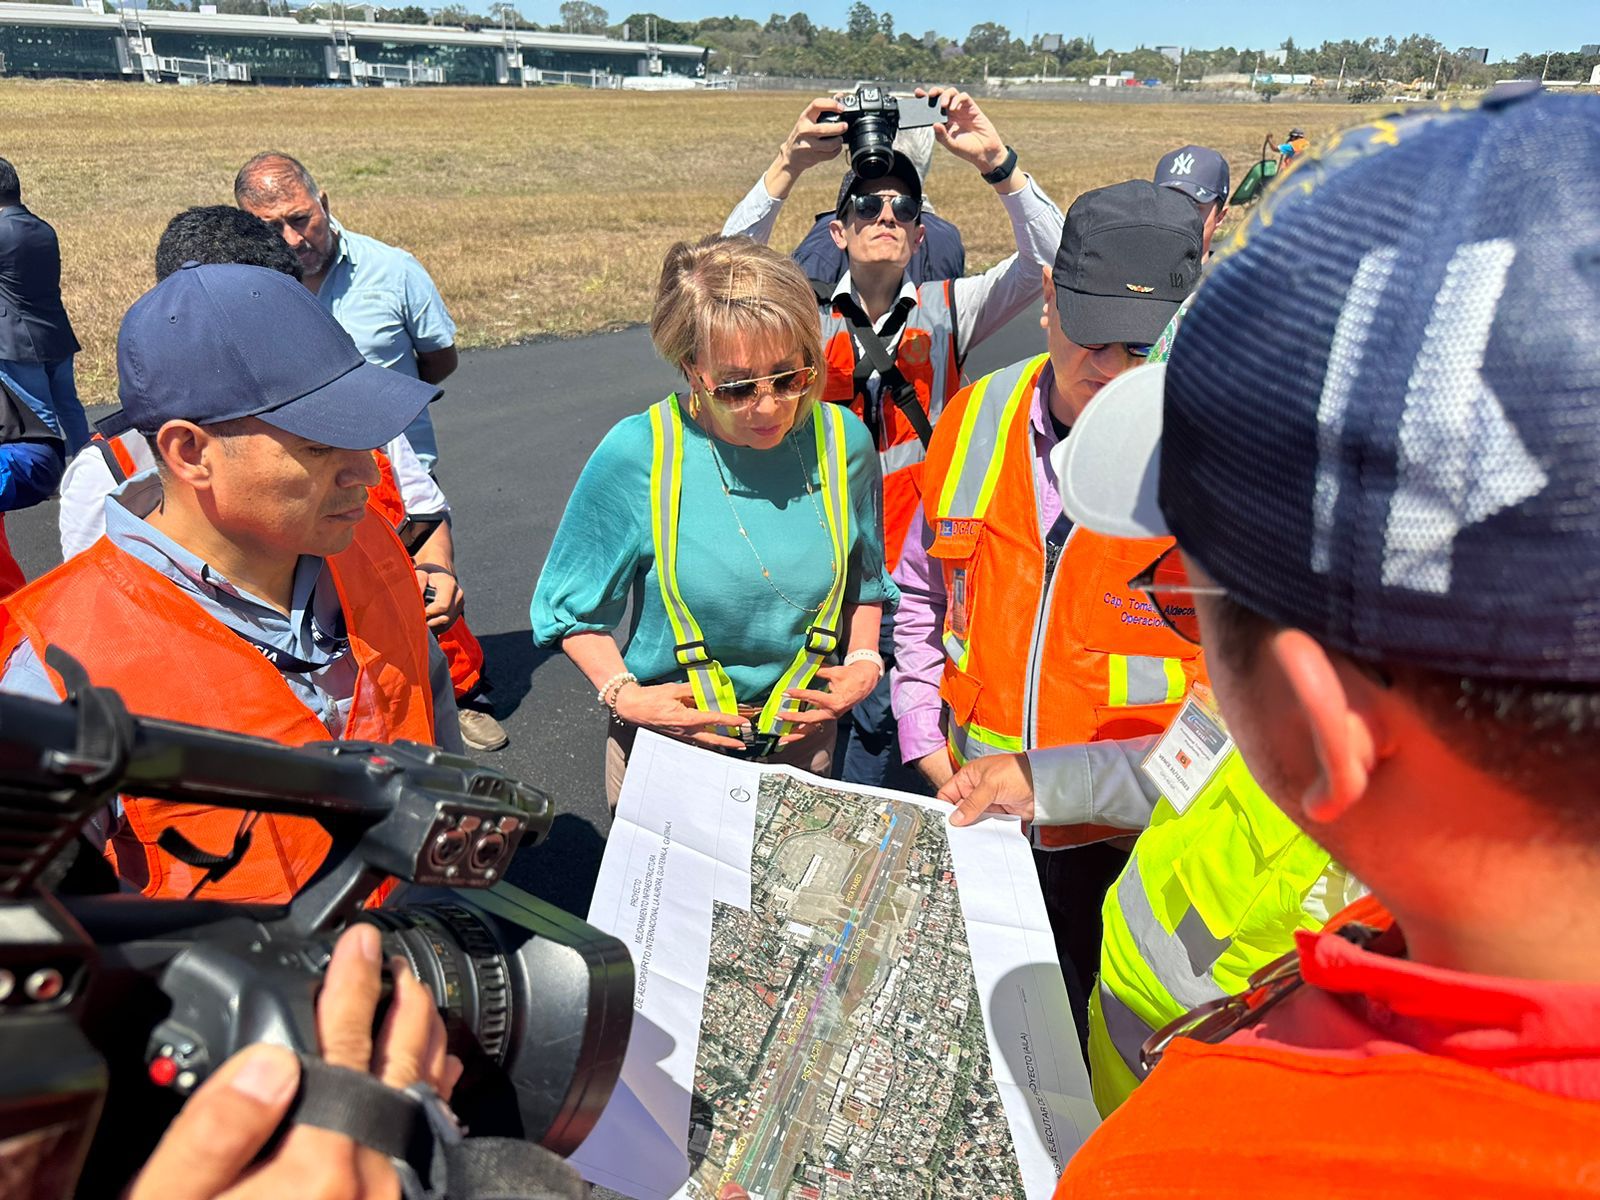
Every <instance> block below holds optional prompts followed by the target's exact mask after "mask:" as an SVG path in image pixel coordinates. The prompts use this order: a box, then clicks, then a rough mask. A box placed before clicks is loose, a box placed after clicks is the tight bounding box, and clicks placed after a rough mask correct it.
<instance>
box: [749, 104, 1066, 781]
mask: <svg viewBox="0 0 1600 1200" xmlns="http://www.w3.org/2000/svg"><path fill="white" fill-rule="evenodd" d="M917 95H918V96H926V97H928V98H930V99H932V100H934V101H937V102H938V103H939V104H940V105H941V106H943V107H944V109H945V111H946V112H947V114H948V123H947V124H944V125H936V126H934V127H933V130H934V137H935V139H936V140H937V141H938V143H939V144H940V145H941V146H943V147H944V148H945V149H946V150H948V151H950V152H951V153H952V154H954V155H955V156H956V157H957V158H959V159H961V160H962V161H964V162H966V163H967V164H969V165H970V166H972V167H974V168H976V169H977V170H978V171H979V172H980V173H981V174H982V176H983V179H984V181H985V182H986V183H988V184H989V185H990V186H991V187H993V188H994V191H995V194H996V195H997V196H999V197H1000V202H1001V203H1002V204H1003V205H1004V206H1005V209H1006V213H1007V215H1008V216H1009V217H1010V218H1011V227H1012V232H1013V234H1014V235H1015V239H1016V246H1017V252H1016V254H1014V255H1011V256H1009V257H1007V258H1006V259H1004V260H1002V261H1001V262H999V263H997V264H996V265H995V266H994V267H991V268H990V269H989V270H988V271H985V272H984V273H983V274H981V275H971V276H967V277H964V278H959V279H934V280H926V281H924V282H923V283H921V284H920V285H917V284H913V283H911V282H909V280H908V279H907V277H906V269H907V266H908V265H909V264H910V262H911V260H912V255H913V253H914V252H915V251H916V250H917V248H918V247H919V246H921V245H922V243H923V241H924V240H925V237H926V232H925V229H924V225H923V221H922V181H921V178H920V176H919V174H918V172H917V170H916V168H915V166H914V165H913V164H912V163H911V161H910V160H909V159H908V158H906V156H905V155H904V154H901V153H899V152H896V153H895V155H894V166H893V168H892V169H891V170H890V171H889V173H888V174H887V175H884V176H881V177H879V178H877V179H861V178H858V179H856V180H855V182H854V183H853V184H852V185H851V186H850V189H849V191H848V192H847V194H845V195H844V196H842V197H841V199H840V202H839V207H838V212H837V215H836V219H835V220H834V222H833V225H832V233H833V240H834V242H835V243H836V244H837V245H838V246H839V248H840V249H842V250H843V251H844V252H845V254H846V256H847V258H848V259H849V270H847V271H846V272H845V274H844V275H843V276H842V277H840V278H839V279H837V280H834V279H827V280H813V281H812V286H813V287H815V288H817V289H818V309H819V312H820V315H821V318H822V341H823V352H824V354H825V356H826V358H827V373H826V378H825V381H824V387H823V393H822V398H823V399H824V400H827V401H831V402H833V403H837V404H848V405H849V406H850V408H851V410H852V411H853V412H854V413H855V414H856V415H857V416H858V417H860V418H861V419H862V420H863V421H864V422H865V423H866V426H867V429H868V431H869V432H871V434H872V437H873V441H874V443H875V444H876V446H877V448H878V456H879V466H880V468H881V470H882V472H883V525H884V553H885V556H886V561H887V563H888V566H889V568H890V569H891V570H893V569H894V566H895V564H896V563H897V562H898V561H899V558H900V554H901V552H902V548H903V547H904V545H905V543H906V539H907V535H908V533H909V531H910V530H911V527H912V523H913V522H912V518H913V517H914V516H915V514H916V512H917V509H918V508H919V506H920V505H921V503H922V492H921V480H922V462H923V458H924V455H925V453H926V447H927V444H928V439H929V438H930V437H931V436H932V433H933V429H934V428H935V427H936V426H937V425H938V423H939V420H940V414H941V413H943V411H944V409H945V406H946V404H947V403H948V402H949V400H950V398H951V397H952V396H954V395H955V394H956V392H957V391H958V390H960V387H961V364H962V363H963V362H964V361H965V360H966V357H967V354H968V352H969V351H971V349H972V347H973V346H975V345H977V344H978V343H979V342H981V341H983V340H984V339H985V338H987V337H989V336H990V335H991V334H994V333H997V332H998V331H999V330H1000V329H1002V328H1004V327H1005V325H1006V324H1008V323H1009V322H1010V321H1011V320H1012V318H1014V317H1016V316H1017V315H1018V314H1020V313H1021V312H1022V311H1023V310H1024V309H1026V308H1027V307H1028V305H1029V304H1030V303H1032V302H1033V300H1034V298H1035V297H1036V296H1037V295H1038V287H1039V272H1040V270H1041V268H1042V267H1043V266H1044V265H1045V264H1046V263H1048V262H1049V261H1050V256H1051V255H1053V254H1054V253H1055V251H1056V247H1057V246H1058V245H1059V244H1060V242H1061V221H1062V217H1061V210H1060V209H1058V208H1057V207H1056V206H1055V204H1054V203H1053V202H1052V201H1051V200H1050V198H1049V197H1048V196H1046V195H1045V194H1044V192H1043V191H1041V190H1040V189H1039V186H1038V184H1036V183H1035V182H1034V181H1033V180H1032V179H1031V178H1030V177H1029V176H1028V175H1027V174H1026V173H1025V172H1022V171H1019V170H1017V155H1016V151H1014V150H1012V149H1011V148H1010V147H1008V146H1007V145H1006V144H1005V142H1004V141H1002V140H1001V138H1000V135H999V133H998V132H997V131H996V129H995V127H994V125H993V123H992V122H991V121H990V120H989V118H988V117H987V116H986V115H985V114H984V112H983V110H982V109H981V108H979V107H978V103H977V101H976V100H974V99H973V98H972V97H971V96H969V95H968V94H967V93H965V92H962V91H957V90H956V89H954V88H929V89H926V90H924V89H922V88H918V89H917ZM840 111H842V106H841V104H840V103H839V100H838V99H837V98H834V97H822V98H819V99H816V100H813V101H812V102H811V103H810V104H809V105H807V106H806V108H805V110H804V111H803V112H802V113H801V114H800V118H799V120H797V121H796V122H795V126H794V128H793V129H792V130H791V131H790V133H789V136H788V138H787V139H785V141H784V143H783V145H782V147H780V148H779V150H778V154H777V157H776V158H774V159H773V161H772V165H771V166H769V167H768V168H767V171H766V174H765V175H763V176H762V177H761V178H760V179H758V180H756V182H755V185H754V186H753V187H752V188H751V189H750V192H749V194H748V195H746V196H745V198H744V199H743V200H741V201H740V202H739V204H738V206H737V207H736V208H735V209H734V210H733V212H732V214H730V215H729V217H728V220H727V222H726V223H725V224H724V225H723V228H722V232H723V236H725V237H731V236H735V235H738V234H744V235H747V236H749V237H752V238H754V239H755V240H756V241H758V242H762V243H765V242H767V241H768V240H769V239H770V237H771V236H772V229H773V226H774V225H775V224H776V223H777V219H778V213H779V211H780V210H781V208H782V205H783V202H784V200H785V198H786V197H787V196H788V195H789V193H790V191H791V190H792V189H793V187H794V185H795V182H796V181H797V180H798V179H799V178H800V176H801V175H802V174H803V173H804V172H806V171H807V170H809V169H811V168H812V167H815V166H818V165H819V164H821V163H824V162H827V161H828V160H829V159H831V158H834V157H836V156H837V155H838V154H839V152H840V150H841V149H843V147H844V138H843V137H842V136H841V132H842V131H843V129H844V126H843V125H841V124H839V123H838V122H837V121H834V120H831V119H829V116H828V114H830V113H837V112H840ZM879 649H880V651H881V653H882V655H883V658H884V661H885V663H886V664H887V665H888V666H889V667H890V668H891V669H892V668H893V665H894V657H893V656H894V634H893V625H892V622H891V621H889V620H888V619H887V618H886V619H885V621H884V626H883V636H882V639H881V641H880V646H879ZM842 724H843V727H844V735H845V736H844V739H843V740H844V741H845V745H844V749H843V754H842V756H841V758H842V763H843V765H842V770H841V774H842V777H843V778H844V779H845V780H847V781H849V782H852V783H865V784H872V785H878V786H897V787H909V788H912V789H920V788H921V787H922V782H921V780H920V779H919V778H918V777H917V776H916V775H915V774H914V773H911V772H908V771H905V770H904V769H903V768H902V767H901V760H902V758H903V755H901V753H900V750H899V745H898V743H897V741H896V736H897V726H896V723H895V719H894V714H893V712H892V711H891V708H890V700H889V686H888V675H887V673H886V674H885V675H884V677H883V678H882V679H880V680H879V683H878V687H877V688H876V689H875V690H874V692H873V694H872V695H871V696H869V697H868V698H867V699H866V700H865V701H863V702H862V703H860V704H858V705H856V706H855V707H854V708H853V709H852V710H851V712H850V716H849V719H848V720H847V721H845V722H843V723H842Z"/></svg>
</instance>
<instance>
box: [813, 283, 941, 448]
mask: <svg viewBox="0 0 1600 1200" xmlns="http://www.w3.org/2000/svg"><path fill="white" fill-rule="evenodd" d="M833 306H834V308H835V309H836V310H838V313H839V315H840V316H841V317H843V318H844V321H845V324H846V325H847V326H848V327H849V329H850V336H851V337H852V338H854V339H855V344H856V346H857V347H859V348H860V351H861V353H860V354H858V355H857V356H856V366H855V372H854V379H853V383H854V385H855V390H856V394H857V395H858V396H863V397H864V396H867V395H868V394H869V393H868V391H867V381H868V380H869V379H871V378H872V376H873V375H874V374H876V375H877V376H878V379H879V381H880V382H881V385H882V389H883V391H884V392H886V393H887V394H888V396H889V398H890V399H891V400H893V401H894V404H895V407H896V408H898V409H899V410H900V411H901V413H903V414H904V415H905V418H906V420H907V421H908V422H910V424H911V428H912V429H914V430H915V431H916V434H917V440H918V441H920V442H921V443H922V445H923V448H924V449H926V448H927V445H928V442H929V441H931V440H932V438H933V424H932V422H930V421H929V420H928V414H927V411H926V410H925V409H924V408H923V407H922V401H921V399H920V398H919V397H918V396H917V389H916V388H915V387H914V386H913V385H912V383H911V381H910V380H909V379H907V378H906V377H905V376H904V375H902V374H901V373H900V367H899V364H898V363H897V362H896V361H895V356H894V355H893V354H892V353H891V352H890V350H889V347H888V346H886V345H884V343H883V339H882V338H881V337H880V336H878V331H877V330H876V329H874V328H873V327H872V319H871V318H870V317H868V316H867V314H866V312H865V311H864V310H863V309H862V307H861V306H860V305H859V304H857V303H856V301H855V298H854V297H852V296H835V297H833ZM906 311H909V309H907V310H906ZM904 319H905V314H904V313H902V314H901V320H902V321H904ZM879 424H880V423H879V422H877V421H868V422H867V425H868V427H869V428H870V429H871V430H872V437H873V442H874V444H876V445H877V446H878V448H879V449H883V439H882V438H881V437H880V436H879V432H880V431H879V428H878V426H879Z"/></svg>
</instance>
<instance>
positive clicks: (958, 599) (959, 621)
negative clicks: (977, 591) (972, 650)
mask: <svg viewBox="0 0 1600 1200" xmlns="http://www.w3.org/2000/svg"><path fill="white" fill-rule="evenodd" d="M950 632H951V633H953V634H955V635H956V636H957V637H958V638H964V637H966V636H967V569H966V568H965V567H957V568H956V569H955V570H954V571H953V572H952V573H951V578H950Z"/></svg>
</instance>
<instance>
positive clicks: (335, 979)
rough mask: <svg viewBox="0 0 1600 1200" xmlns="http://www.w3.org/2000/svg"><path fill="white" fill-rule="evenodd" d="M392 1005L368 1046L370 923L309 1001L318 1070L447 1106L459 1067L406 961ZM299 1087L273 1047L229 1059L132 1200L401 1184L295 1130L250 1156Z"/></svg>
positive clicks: (397, 967) (373, 988) (355, 1153)
mask: <svg viewBox="0 0 1600 1200" xmlns="http://www.w3.org/2000/svg"><path fill="white" fill-rule="evenodd" d="M390 969H391V974H392V976H393V980H394V996H393V999H392V1001H391V1003H390V1005H389V1011H388V1016H387V1017H386V1019H385V1020H384V1024H383V1029H382V1031H381V1033H380V1034H379V1035H378V1039H377V1042H376V1044H374V1041H373V1037H372V1025H373V1018H374V1016H375V1014H376V1012H377V1009H378V1002H379V999H380V997H381V995H382V992H383V979H382V950H381V945H380V940H379V935H378V931H377V930H376V929H374V928H373V927H372V926H370V925H355V926H352V927H351V928H350V929H347V930H346V931H345V932H344V934H343V935H342V936H341V937H340V938H339V941H338V944H337V945H336V946H335V948H334V952H333V957H332V959H331V960H330V961H329V963H328V973H327V977H326V979H325V981H324V983H323V987H322V994H321V996H320V997H319V998H318V1001H317V1035H318V1039H319V1042H320V1044H321V1050H322V1057H323V1059H324V1061H326V1062H328V1063H331V1064H333V1065H335V1066H341V1067H347V1068H349V1069H351V1070H357V1071H370V1072H371V1073H372V1074H373V1075H376V1076H377V1077H378V1078H380V1079H381V1080H382V1081H383V1082H384V1083H385V1084H387V1085H388V1086H389V1087H392V1088H395V1089H397V1090H399V1089H404V1088H406V1087H409V1086H410V1085H412V1084H414V1083H426V1084H428V1085H429V1086H431V1087H433V1088H434V1089H435V1090H436V1091H437V1092H439V1094H440V1095H441V1096H445V1097H448V1096H449V1094H450V1090H451V1089H452V1088H453V1087H454V1086H455V1082H456V1080H457V1079H458V1078H459V1077H460V1075H461V1069H462V1068H461V1063H460V1060H458V1059H456V1058H454V1057H453V1056H450V1055H447V1054H446V1052H445V1027H444V1022H443V1021H442V1020H441V1019H440V1018H439V1013H438V1010H437V1009H436V1008H435V1007H434V1003H433V997H432V996H430V995H429V993H428V990H427V989H426V988H425V987H423V985H422V984H421V983H420V982H419V981H418V980H417V978H416V976H415V975H413V974H412V973H411V970H410V968H409V967H407V966H406V965H405V963H404V962H403V961H399V960H397V961H395V962H394V963H392V964H391V968H390ZM299 1082H300V1062H299V1059H297V1058H296V1057H295V1055H294V1054H293V1053H292V1052H291V1051H289V1050H288V1049H286V1048H284V1047H281V1046H272V1045H255V1046H250V1047H248V1048H246V1049H244V1050H242V1051H240V1052H239V1053H238V1054H236V1055H234V1056H233V1058H232V1059H230V1060H229V1061H228V1062H227V1063H225V1064H223V1066H222V1068H221V1069H220V1070H218V1071H217V1073H216V1074H215V1075H213V1076H212V1077H211V1078H210V1079H209V1080H208V1081H207V1082H206V1083H205V1085H204V1086H203V1087H201V1088H200V1089H199V1090H198V1091H197V1092H195V1094H194V1095H193V1096H192V1097H190V1099H189V1102H188V1103H187V1104H185V1105H184V1107H183V1111H182V1112H181V1113H180V1114H179V1115H178V1118H177V1119H176V1120H175V1121H174V1122H173V1123H172V1125H171V1126H170V1127H169V1128H168V1130H167V1133H166V1136H165V1137H163V1138H162V1139H161V1142H160V1144H159V1145H158V1146H157V1147H156V1151H155V1153H154V1154H153V1155H152V1156H151V1157H150V1161H149V1162H148V1163H147V1164H146V1165H145V1168H144V1170H143V1171H141V1172H140V1173H139V1175H138V1178H137V1179H135V1180H134V1183H133V1187H132V1189H131V1191H130V1192H129V1200H189V1198H193V1200H212V1198H214V1197H218V1198H220V1197H226V1198H228V1200H247V1198H252V1197H262V1198H263V1200H265V1198H267V1197H277V1196H286V1195H291V1194H294V1193H301V1192H306V1193H309V1194H312V1195H323V1194H329V1195H339V1196H351V1197H378V1196H383V1197H389V1196H398V1195H399V1194H400V1181H399V1178H398V1176H397V1175H396V1173H395V1170H394V1168H393V1166H391V1165H390V1163H389V1160H388V1159H387V1158H385V1157H383V1156H382V1155H381V1154H379V1153H378V1152H377V1151H375V1150H370V1149H367V1148H366V1147H364V1146H360V1145H358V1144H357V1143H356V1142H354V1141H352V1140H351V1139H350V1138H348V1137H346V1136H344V1135H343V1134H338V1133H333V1132H331V1131H330V1130H326V1129H318V1128H315V1127H313V1126H310V1125H298V1126H295V1127H294V1129H293V1130H291V1131H290V1133H289V1135H288V1136H287V1137H285V1138H284V1140H283V1143H282V1145H280V1146H279V1147H278V1148H277V1149H276V1150H275V1151H274V1152H273V1153H272V1154H271V1155H270V1156H269V1157H267V1158H266V1159H265V1160H263V1161H261V1162H259V1163H257V1162H255V1161H254V1160H255V1158H256V1155H257V1154H258V1153H259V1152H260V1151H261V1149H262V1148H263V1147H264V1146H265V1145H266V1144H267V1141H268V1140H269V1139H270V1138H271V1137H272V1135H273V1133H274V1131H275V1130H276V1129H277V1128H278V1126H279V1124H280V1122H281V1121H282V1120H283V1118H284V1115H285V1114H286V1113H287V1112H288V1109H289V1103H290V1101H291V1100H293V1099H294V1095H295V1090H296V1087H297V1085H298V1084H299Z"/></svg>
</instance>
